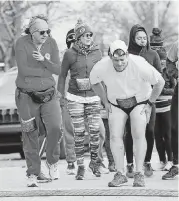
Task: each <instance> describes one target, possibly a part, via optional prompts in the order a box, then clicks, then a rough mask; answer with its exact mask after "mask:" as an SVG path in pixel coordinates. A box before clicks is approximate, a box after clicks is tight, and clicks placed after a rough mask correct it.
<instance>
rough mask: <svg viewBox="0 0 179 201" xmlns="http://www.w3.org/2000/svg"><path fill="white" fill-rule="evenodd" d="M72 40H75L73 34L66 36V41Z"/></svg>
mask: <svg viewBox="0 0 179 201" xmlns="http://www.w3.org/2000/svg"><path fill="white" fill-rule="evenodd" d="M72 40H75V35H70V36H69V37H68V38H67V41H72Z"/></svg>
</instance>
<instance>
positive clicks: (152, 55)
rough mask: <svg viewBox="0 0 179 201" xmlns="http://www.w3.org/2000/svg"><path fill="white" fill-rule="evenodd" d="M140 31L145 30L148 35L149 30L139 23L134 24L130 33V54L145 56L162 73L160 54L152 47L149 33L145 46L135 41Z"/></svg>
mask: <svg viewBox="0 0 179 201" xmlns="http://www.w3.org/2000/svg"><path fill="white" fill-rule="evenodd" d="M138 31H144V32H145V33H146V35H147V32H146V30H145V28H144V27H142V26H141V25H139V24H136V25H134V26H133V27H132V28H131V31H130V35H129V46H128V52H129V53H130V54H135V55H140V56H142V57H144V58H145V59H146V60H147V61H148V62H149V63H150V64H151V65H152V66H154V67H155V68H156V69H157V70H158V71H159V72H160V73H161V72H162V70H161V65H160V58H159V55H158V53H157V52H156V51H154V50H152V49H151V48H150V44H149V40H148V35H147V45H146V46H145V47H142V46H139V45H138V44H137V43H136V42H135V36H136V33H137V32H138Z"/></svg>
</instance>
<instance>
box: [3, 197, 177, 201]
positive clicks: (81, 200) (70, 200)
mask: <svg viewBox="0 0 179 201" xmlns="http://www.w3.org/2000/svg"><path fill="white" fill-rule="evenodd" d="M177 200H178V198H176V197H175V198H174V197H167V198H165V197H143V196H140V197H124V196H97V197H94V196H93V197H91V196H77V197H74V196H73V197H72V196H60V197H56V196H53V197H30V198H29V197H26V198H25V197H16V198H0V201H177Z"/></svg>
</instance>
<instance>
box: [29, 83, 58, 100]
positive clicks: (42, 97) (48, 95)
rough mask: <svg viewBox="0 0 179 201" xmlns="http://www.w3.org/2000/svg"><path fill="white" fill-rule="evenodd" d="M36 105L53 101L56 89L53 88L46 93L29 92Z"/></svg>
mask: <svg viewBox="0 0 179 201" xmlns="http://www.w3.org/2000/svg"><path fill="white" fill-rule="evenodd" d="M27 94H28V95H29V96H30V97H31V98H32V100H33V101H34V102H35V103H46V102H48V101H50V100H52V98H53V96H54V94H55V88H54V87H51V88H50V89H47V90H45V91H35V92H27Z"/></svg>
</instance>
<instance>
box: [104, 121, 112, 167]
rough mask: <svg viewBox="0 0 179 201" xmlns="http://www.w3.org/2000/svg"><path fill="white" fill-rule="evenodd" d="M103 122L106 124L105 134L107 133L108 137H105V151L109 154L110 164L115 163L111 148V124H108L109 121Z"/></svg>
mask: <svg viewBox="0 0 179 201" xmlns="http://www.w3.org/2000/svg"><path fill="white" fill-rule="evenodd" d="M103 122H104V126H105V131H106V132H105V133H106V136H105V146H104V147H105V151H106V154H107V158H108V161H109V163H110V164H111V163H114V158H113V155H112V152H111V147H110V131H109V123H108V119H103Z"/></svg>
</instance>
